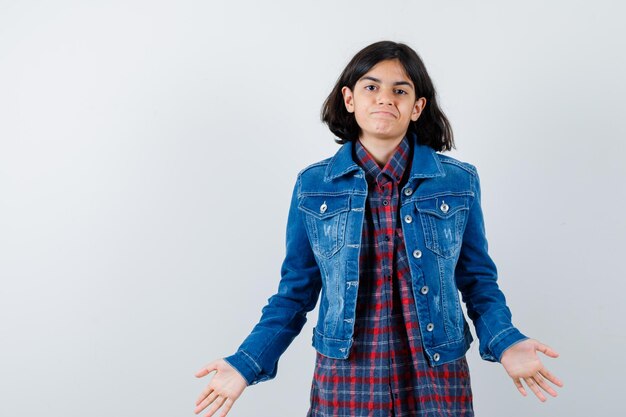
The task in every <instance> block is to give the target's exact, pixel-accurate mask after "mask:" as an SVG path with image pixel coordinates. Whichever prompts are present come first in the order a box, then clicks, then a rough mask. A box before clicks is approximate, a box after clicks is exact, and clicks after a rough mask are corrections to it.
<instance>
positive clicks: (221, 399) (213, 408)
mask: <svg viewBox="0 0 626 417" xmlns="http://www.w3.org/2000/svg"><path fill="white" fill-rule="evenodd" d="M224 401H226V397H222V396H219V397H217V399H216V400H215V401H213V404H211V407H210V408H209V412H208V413H206V414H205V415H204V417H211V416H212V415H213V414H214V413H215V412H216V411H217V410H218V409H219V408H220V407H221V406H222V404H224Z"/></svg>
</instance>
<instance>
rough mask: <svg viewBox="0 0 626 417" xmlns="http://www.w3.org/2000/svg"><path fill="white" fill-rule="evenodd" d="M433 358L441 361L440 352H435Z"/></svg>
mask: <svg viewBox="0 0 626 417" xmlns="http://www.w3.org/2000/svg"><path fill="white" fill-rule="evenodd" d="M433 359H434V360H435V362H438V361H439V354H438V353H435V354H434V355H433Z"/></svg>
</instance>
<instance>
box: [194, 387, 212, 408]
mask: <svg viewBox="0 0 626 417" xmlns="http://www.w3.org/2000/svg"><path fill="white" fill-rule="evenodd" d="M212 390H213V388H211V386H210V385H207V387H206V388H205V389H203V390H202V392H201V393H200V396H199V397H198V399H197V400H196V405H198V404H200V402H201V401H202V400H204V399H205V398H206V397H207V395H209V394H210V393H211V391H212Z"/></svg>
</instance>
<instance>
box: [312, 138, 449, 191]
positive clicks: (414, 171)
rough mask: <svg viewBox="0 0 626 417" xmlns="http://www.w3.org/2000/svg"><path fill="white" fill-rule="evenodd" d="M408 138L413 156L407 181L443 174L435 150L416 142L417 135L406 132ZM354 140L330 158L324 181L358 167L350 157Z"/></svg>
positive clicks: (342, 146)
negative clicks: (411, 145)
mask: <svg viewBox="0 0 626 417" xmlns="http://www.w3.org/2000/svg"><path fill="white" fill-rule="evenodd" d="M407 134H408V135H409V139H410V140H411V141H412V144H413V158H412V160H411V172H410V174H409V181H410V180H412V179H413V178H428V177H442V176H445V175H446V174H445V172H444V170H443V166H442V165H441V162H439V157H438V156H437V152H436V151H435V150H434V149H433V148H431V147H430V146H427V145H422V144H420V143H418V142H417V135H416V134H415V133H414V132H408V133H407ZM353 147H354V142H352V141H350V142H347V143H345V144H343V145H341V148H339V150H338V151H337V152H336V153H335V155H334V156H333V157H332V158H331V159H330V162H329V164H328V165H327V166H326V171H325V172H324V181H325V182H329V181H332V180H334V179H335V178H337V177H340V176H342V175H346V174H348V173H350V172H352V171H354V170H358V169H360V167H359V165H358V164H357V163H356V162H354V160H353V159H352V148H353Z"/></svg>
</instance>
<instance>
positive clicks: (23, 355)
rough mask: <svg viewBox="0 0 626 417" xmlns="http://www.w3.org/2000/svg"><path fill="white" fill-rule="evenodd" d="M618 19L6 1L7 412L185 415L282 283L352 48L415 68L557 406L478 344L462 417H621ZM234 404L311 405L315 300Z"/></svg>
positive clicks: (2, 23) (1, 162) (1, 229)
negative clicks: (311, 169)
mask: <svg viewBox="0 0 626 417" xmlns="http://www.w3.org/2000/svg"><path fill="white" fill-rule="evenodd" d="M624 11H625V10H624V6H623V5H622V3H621V2H618V1H614V2H610V1H596V2H589V1H572V0H569V1H552V2H547V1H535V0H533V1H523V2H501V1H500V2H496V1H493V2H490V1H481V2H477V1H438V2H434V1H387V2H380V1H376V2H373V1H363V0H360V1H319V0H317V1H284V2H267V1H266V2H262V1H247V2H242V1H230V2H210V1H181V0H177V1H169V2H166V1H154V0H152V1H129V0H124V1H107V2H95V1H55V2H43V1H0V280H1V282H0V285H1V286H0V416H2V417H21V416H32V415H45V416H50V417H52V416H54V417H57V416H58V417H69V416H81V417H82V416H91V417H100V416H138V415H143V416H152V417H157V416H190V417H191V416H193V415H194V414H193V409H194V401H195V399H196V397H197V396H198V394H199V393H200V391H201V390H202V389H203V388H204V387H205V386H206V384H207V383H208V381H209V379H210V377H205V378H203V379H196V378H195V377H194V373H195V372H196V371H197V370H198V369H199V368H200V367H201V366H203V365H205V364H206V363H208V362H209V361H211V360H213V359H216V358H219V357H223V356H226V355H228V354H231V353H232V352H234V351H235V349H236V348H237V346H238V345H239V343H240V342H241V341H242V340H243V338H244V337H245V336H246V335H247V334H248V333H249V331H250V330H251V329H252V326H253V325H254V324H255V323H256V321H257V320H258V319H259V317H260V310H261V308H262V307H263V305H264V304H265V303H266V301H267V299H268V298H269V297H270V296H271V295H272V294H273V293H274V291H275V290H276V288H277V285H278V279H279V268H280V264H281V262H282V258H283V256H284V238H285V225H286V220H287V210H288V205H289V198H290V195H291V190H292V187H293V183H294V181H295V178H296V174H297V172H298V171H299V170H300V169H302V168H303V167H305V166H306V165H308V164H310V163H312V162H315V161H317V160H320V159H322V158H325V157H328V156H331V155H332V154H334V152H336V150H337V149H338V146H337V145H336V144H335V143H334V142H333V136H332V134H331V133H330V131H329V130H328V129H327V128H326V126H325V125H323V124H322V123H321V122H320V121H319V111H320V108H321V105H322V102H323V100H324V98H325V97H326V96H327V94H328V93H329V92H330V89H331V88H332V86H333V85H334V82H335V80H336V79H337V77H338V76H339V73H340V72H341V70H342V69H343V68H344V66H345V65H346V64H347V62H348V61H349V59H350V58H351V57H352V56H353V55H354V54H355V53H356V52H357V51H358V50H360V49H361V48H363V47H364V46H366V45H368V44H370V43H372V42H375V41H378V40H382V39H390V40H394V41H400V42H405V43H407V44H408V45H410V46H411V47H413V48H414V49H415V50H416V51H417V52H418V53H419V54H420V56H421V57H422V59H423V60H424V62H425V64H426V66H427V68H428V71H429V73H430V75H431V77H432V78H433V81H434V83H435V86H436V88H437V91H438V94H439V99H440V103H441V106H442V108H443V110H444V112H445V113H446V115H447V116H448V117H449V119H450V121H451V123H452V126H453V129H454V133H455V139H456V143H457V150H456V151H454V152H451V153H449V155H451V156H454V157H456V158H459V159H461V160H465V161H468V162H471V163H473V164H475V165H476V166H477V167H478V170H479V173H480V175H481V185H482V192H483V209H484V212H485V219H486V229H487V235H488V239H489V248H490V253H491V255H492V257H493V258H494V260H495V262H496V264H497V266H498V271H499V276H500V281H499V282H500V285H501V288H502V289H503V291H504V292H505V294H506V296H507V301H508V304H509V306H510V308H511V310H512V311H513V321H514V324H516V325H517V326H518V327H519V328H520V330H521V331H522V332H524V333H525V334H527V335H529V336H531V337H534V338H536V339H538V340H540V341H542V342H544V343H547V344H548V345H550V346H552V347H553V348H555V349H556V350H557V351H558V352H559V353H560V354H561V356H560V358H558V359H550V358H547V357H545V356H543V357H542V358H543V360H544V363H545V364H546V365H547V367H548V368H549V369H550V370H551V371H552V372H553V373H554V374H556V375H557V376H559V377H560V378H561V379H562V380H563V381H564V383H565V386H564V387H563V388H562V389H557V390H558V392H559V397H558V398H556V399H555V398H552V397H549V396H548V401H547V402H546V403H540V402H539V401H538V400H537V398H535V397H534V395H532V394H531V395H529V397H526V398H524V397H522V396H521V395H520V394H519V393H518V391H517V390H516V389H515V387H514V385H513V383H512V381H511V380H510V378H509V377H508V376H507V375H506V372H505V371H504V368H503V367H502V366H501V365H500V364H495V363H491V362H486V361H483V360H482V359H480V357H479V355H478V342H477V341H476V342H474V344H473V345H472V347H471V349H470V350H469V352H468V355H467V356H468V360H469V363H470V368H471V375H472V386H473V392H474V401H475V410H476V414H477V416H481V417H489V416H506V417H522V416H524V417H525V416H530V415H537V416H564V417H565V416H567V417H576V416H588V415H590V414H592V413H593V414H598V415H607V416H609V415H616V414H619V413H620V412H621V411H622V410H623V406H621V401H623V395H622V392H623V378H622V374H623V372H624V369H625V368H626V367H625V365H626V364H625V359H624V348H625V344H626V343H625V337H624V333H623V330H624V328H625V326H624V320H623V318H624V317H625V315H626V308H625V307H624V304H625V303H624V295H623V293H624V284H623V281H624V269H625V268H624V250H625V249H626V244H625V239H624V236H625V234H626V221H625V220H624V219H625V216H624V205H625V203H626V199H625V197H626V195H625V194H626V193H625V189H626V187H624V184H623V182H624V179H625V174H626V169H625V168H624V167H625V164H624V160H623V155H624V150H625V145H624V140H625V136H626V135H625V124H624V110H625V108H624V107H625V106H624V101H623V98H624V94H625V93H626V87H625V82H624V74H626V59H625V52H624V51H626V45H625V41H624V40H625V39H626V30H625V29H624V25H623V16H624ZM308 317H309V321H308V322H307V324H306V326H305V328H304V329H303V331H302V333H301V335H300V336H299V337H298V338H297V339H296V340H295V341H294V343H293V344H292V345H291V346H290V348H289V349H288V350H287V352H286V353H285V354H284V355H283V356H282V357H281V359H280V362H279V370H278V376H277V378H276V379H274V380H271V381H267V382H264V383H261V384H258V385H255V386H252V387H250V388H248V389H246V390H245V391H244V393H243V395H242V397H241V398H240V399H239V400H238V401H237V402H236V403H235V405H234V407H233V409H232V410H231V413H230V414H229V415H230V416H233V417H235V416H239V417H245V416H255V417H256V416H304V415H305V414H306V411H307V409H308V401H309V390H310V383H311V377H312V372H313V365H314V358H315V351H314V350H313V348H312V347H311V330H312V327H313V325H314V324H315V320H316V318H317V308H316V309H315V310H314V311H313V312H312V313H310V314H309V316H308Z"/></svg>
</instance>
